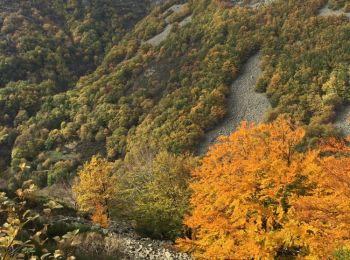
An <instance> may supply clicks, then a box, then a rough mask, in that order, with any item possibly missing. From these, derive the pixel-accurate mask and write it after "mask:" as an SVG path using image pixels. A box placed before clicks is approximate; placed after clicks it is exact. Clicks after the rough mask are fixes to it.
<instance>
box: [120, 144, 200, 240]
mask: <svg viewBox="0 0 350 260" xmlns="http://www.w3.org/2000/svg"><path fill="white" fill-rule="evenodd" d="M193 166H194V159H193V158H191V157H189V156H188V155H181V156H176V155H174V154H171V153H168V152H166V151H160V152H158V153H156V152H155V151H154V150H152V149H150V148H142V149H134V150H133V151H132V152H131V153H129V154H128V156H127V158H126V159H125V161H124V162H123V164H122V166H121V167H120V168H121V169H123V170H120V173H119V176H120V177H119V178H120V183H121V184H120V185H121V188H120V195H119V196H117V199H116V202H115V205H114V208H115V209H114V211H115V212H114V215H115V216H116V217H119V218H120V217H122V218H126V219H127V220H133V221H135V222H136V228H137V230H138V231H139V232H140V233H142V234H145V235H148V236H151V237H155V238H161V239H175V238H176V237H178V236H181V235H182V234H183V228H182V223H183V216H184V215H185V214H186V213H187V212H188V210H189V196H190V190H189V187H188V185H187V183H188V180H189V176H190V170H191V169H192V168H193ZM126 205H128V206H127V207H126Z"/></svg>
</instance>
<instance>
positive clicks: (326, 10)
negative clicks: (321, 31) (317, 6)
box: [318, 5, 350, 19]
mask: <svg viewBox="0 0 350 260" xmlns="http://www.w3.org/2000/svg"><path fill="white" fill-rule="evenodd" d="M318 15H319V16H325V17H327V16H340V15H345V16H346V17H348V18H349V19H350V13H346V12H344V10H332V9H330V8H329V6H328V5H326V6H324V7H323V8H322V9H321V10H320V12H319V14H318Z"/></svg>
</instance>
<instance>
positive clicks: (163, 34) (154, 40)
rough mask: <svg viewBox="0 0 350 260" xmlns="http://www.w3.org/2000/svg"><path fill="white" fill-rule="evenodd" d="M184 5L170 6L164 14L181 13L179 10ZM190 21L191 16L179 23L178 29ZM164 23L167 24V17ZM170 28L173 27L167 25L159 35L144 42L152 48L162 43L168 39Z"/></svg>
mask: <svg viewBox="0 0 350 260" xmlns="http://www.w3.org/2000/svg"><path fill="white" fill-rule="evenodd" d="M185 5H186V4H182V5H173V6H171V7H170V8H169V9H168V10H167V11H166V12H169V11H171V12H174V13H178V12H180V11H181V9H182V8H183V7H184V6H185ZM191 20H192V15H190V16H188V17H186V18H184V19H183V20H182V21H181V22H180V23H179V25H180V27H182V26H184V25H186V24H188V23H189V22H191ZM165 22H166V23H169V20H168V17H166V18H165ZM172 27H173V25H172V24H168V25H167V26H166V27H165V29H164V30H163V31H162V32H161V33H159V34H157V35H156V36H154V37H153V38H151V39H149V40H148V41H146V43H149V44H151V45H153V46H158V45H159V44H160V43H161V42H162V41H164V40H165V39H166V38H167V37H168V35H169V33H170V31H171V28H172Z"/></svg>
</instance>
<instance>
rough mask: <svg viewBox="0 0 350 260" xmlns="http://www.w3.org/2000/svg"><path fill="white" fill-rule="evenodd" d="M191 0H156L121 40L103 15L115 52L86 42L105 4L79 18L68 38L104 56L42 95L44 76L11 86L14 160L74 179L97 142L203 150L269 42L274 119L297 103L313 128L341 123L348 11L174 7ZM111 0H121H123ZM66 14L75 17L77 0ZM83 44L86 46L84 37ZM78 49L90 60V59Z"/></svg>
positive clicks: (296, 4) (266, 63) (6, 132)
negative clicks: (234, 88) (249, 65)
mask: <svg viewBox="0 0 350 260" xmlns="http://www.w3.org/2000/svg"><path fill="white" fill-rule="evenodd" d="M253 2H254V3H253ZM85 3H90V4H91V5H87V6H86V7H84V8H88V7H89V6H90V9H91V10H94V13H95V12H97V10H95V9H94V8H93V7H94V4H93V3H94V2H85ZM249 3H250V2H249ZM256 3H257V2H256V1H252V2H251V4H256ZM174 4H175V6H174ZM183 4H185V2H181V1H170V2H168V3H166V4H164V5H162V6H157V7H156V8H154V9H153V10H152V12H151V13H150V14H149V15H148V16H147V17H145V18H144V19H142V20H141V21H140V22H139V23H138V24H137V25H136V26H135V27H134V28H133V29H132V30H131V31H130V32H129V33H126V34H125V36H124V37H117V39H120V40H116V41H114V40H113V37H111V33H110V32H111V31H113V30H117V29H116V28H117V27H113V28H114V29H113V28H112V29H111V30H103V28H109V27H108V24H109V23H110V24H113V23H112V22H111V21H109V23H107V22H106V23H101V24H99V23H97V24H98V26H97V28H99V29H98V31H99V32H101V31H102V32H104V31H106V33H107V36H103V35H102V36H101V37H102V38H103V39H106V40H103V41H102V43H103V42H107V43H108V44H106V45H105V46H107V47H105V48H102V49H106V48H107V53H106V55H103V54H101V56H97V58H96V60H95V56H96V55H95V54H96V52H95V50H97V49H98V50H99V49H100V48H97V49H94V50H90V49H89V48H87V45H88V46H94V44H90V42H89V40H88V39H91V37H92V36H91V35H92V34H93V33H92V32H91V30H90V29H89V28H91V27H89V26H88V27H85V26H82V25H81V24H85V23H89V22H91V24H90V26H93V24H94V22H93V21H98V20H99V19H100V18H99V17H101V16H99V15H101V13H103V11H100V13H98V12H97V14H95V16H94V15H92V14H90V13H89V12H88V11H87V14H86V17H90V16H92V17H95V20H93V21H90V18H86V20H84V19H83V18H81V19H80V18H79V19H80V20H79V19H78V20H77V18H74V19H73V18H72V20H71V21H82V22H76V24H74V23H73V22H72V23H73V24H72V25H70V26H69V27H68V28H70V29H69V32H71V34H72V36H73V37H70V38H69V39H73V40H74V39H76V41H73V40H71V41H72V42H73V44H74V43H75V44H78V43H80V45H77V46H78V47H76V48H77V49H79V48H80V49H81V50H83V51H84V52H86V53H90V54H92V56H93V57H94V58H93V60H94V61H93V62H92V63H89V62H87V64H99V66H98V67H97V69H96V70H95V71H94V72H93V73H91V74H87V75H86V76H83V77H80V79H79V80H78V82H77V84H75V85H74V87H70V88H69V90H68V91H65V90H66V89H65V90H64V91H63V92H62V90H60V91H57V90H55V91H56V92H55V91H53V92H48V93H49V94H45V95H47V96H45V98H43V99H41V98H38V97H42V96H43V95H44V94H42V93H43V92H44V91H47V89H48V88H47V87H45V85H44V86H42V87H41V88H40V89H39V90H40V91H41V92H40V91H39V90H37V89H36V88H37V87H34V89H33V86H31V85H29V86H27V87H24V86H22V87H21V86H19V87H17V88H16V89H21V90H24V89H26V90H27V91H26V94H24V93H22V94H21V97H26V98H24V100H23V101H19V100H15V101H12V100H11V101H10V100H9V97H11V98H13V96H11V95H10V94H9V93H11V92H6V95H5V94H4V95H3V96H2V97H3V101H2V103H1V104H3V105H2V106H3V108H4V110H8V111H11V114H8V115H7V116H5V115H6V114H5V115H4V117H6V118H3V119H2V120H3V122H11V123H7V125H6V123H3V124H4V125H6V127H3V129H2V132H1V133H2V134H1V135H2V136H3V137H2V139H1V140H2V144H3V147H5V148H3V149H1V151H2V153H3V154H4V155H6V156H5V158H6V157H7V159H6V160H5V161H4V162H3V164H4V168H7V169H10V170H11V171H13V172H14V173H16V172H20V168H19V166H20V165H22V164H23V163H25V164H28V165H30V169H29V168H28V169H27V170H26V174H25V175H26V176H33V177H35V178H36V181H37V182H38V183H40V184H41V185H42V186H45V185H46V184H47V183H49V184H51V183H54V182H57V181H64V180H67V179H70V178H71V177H72V176H74V172H75V170H76V168H77V167H78V166H79V165H81V164H82V163H83V162H84V161H86V160H88V159H89V158H90V157H91V156H92V155H93V154H96V153H100V154H102V155H104V156H106V157H108V158H109V159H110V160H115V159H123V158H124V156H125V155H126V154H127V153H128V151H130V150H131V149H133V148H134V147H143V146H147V147H152V148H154V149H165V150H168V151H170V152H173V153H176V154H181V153H186V152H196V151H197V149H198V146H199V144H201V143H203V140H204V139H205V136H206V135H205V133H207V132H208V131H210V130H212V129H214V128H215V126H216V125H217V124H218V123H220V122H221V121H222V120H224V118H225V116H227V115H228V114H229V108H228V107H227V106H226V104H227V99H228V98H229V94H230V86H231V84H232V83H233V82H234V80H235V79H236V78H237V77H238V76H239V71H240V70H241V69H242V67H243V65H244V64H245V62H246V61H247V60H248V59H249V57H251V56H252V55H253V54H254V53H256V52H257V51H259V50H260V52H261V61H262V74H261V77H260V78H259V80H258V82H257V90H258V91H260V92H266V95H267V97H268V99H269V101H270V102H271V105H272V108H271V110H270V111H269V112H268V113H267V120H273V119H275V118H276V117H278V116H279V115H280V114H286V115H287V116H290V117H292V118H293V119H295V120H296V121H298V122H300V124H303V125H304V126H305V127H306V128H307V129H308V133H309V137H311V138H312V137H313V136H318V135H329V134H333V133H334V132H335V131H334V130H335V129H334V128H333V125H332V124H331V122H333V120H334V119H335V112H336V109H337V108H338V107H339V105H340V104H346V102H348V100H349V94H348V92H347V89H348V83H349V82H348V79H347V77H346V76H344V75H347V73H348V72H347V70H346V66H347V64H348V60H349V59H348V57H349V55H350V53H349V50H350V48H348V46H347V45H348V43H349V41H348V33H347V30H348V29H347V28H348V21H347V19H343V18H342V17H317V14H318V13H319V10H320V9H321V8H322V7H324V6H325V4H326V1H323V0H312V1H310V2H309V4H308V5H307V6H306V5H305V4H304V2H303V1H301V0H300V1H299V0H298V1H273V2H272V3H270V4H265V5H262V6H261V7H259V8H256V6H254V7H251V6H237V5H235V4H232V3H229V2H228V1H208V0H194V1H190V2H188V3H187V4H186V5H185V7H186V8H184V10H183V11H181V12H178V11H177V10H178V9H176V8H175V7H179V6H183ZM105 6H108V3H106V5H105ZM112 6H114V7H115V8H117V6H118V3H117V2H114V3H113V5H112ZM128 6H129V5H128ZM130 6H131V7H132V6H133V5H130ZM105 8H107V7H105ZM174 8H175V12H174V10H172V9H174ZM90 9H89V8H88V9H87V10H90ZM84 10H85V9H84ZM103 10H104V9H103ZM73 13H74V12H73ZM65 15H67V16H66V17H68V18H67V19H68V21H70V20H69V19H70V18H69V17H70V12H69V10H68V11H66V14H65ZM83 17H84V15H83ZM84 21H85V22H84ZM185 21H186V23H184V22H185ZM188 21H191V22H188ZM168 22H170V23H171V25H172V26H171V27H172V28H171V29H170V30H167V29H166V28H167V26H168V25H169V24H168ZM187 22H188V23H187ZM117 24H119V23H117ZM119 25H120V24H119ZM305 25H307V26H305ZM128 26H129V25H128V24H126V28H129V27H128ZM304 27H305V28H304ZM302 28H303V29H302ZM125 30H127V29H125ZM125 30H124V31H125ZM164 31H166V32H167V33H168V34H167V37H166V38H164V39H163V38H162V39H161V40H162V41H158V42H157V44H153V45H152V44H149V43H147V41H148V40H150V39H152V38H153V37H156V36H157V35H159V34H160V33H162V32H164ZM96 34H97V35H98V36H99V33H95V35H96ZM335 35H337V37H335ZM90 36H91V37H90ZM334 39H338V41H337V42H334ZM85 40H86V41H85ZM83 43H84V44H87V45H84V46H85V47H82V45H81V44H83ZM102 43H101V44H102ZM73 46H74V45H73ZM79 46H80V47H79ZM85 48H87V49H85ZM90 51H91V52H90ZM101 53H103V52H101ZM87 56H88V57H90V56H89V55H87ZM102 56H103V58H101V59H102V61H101V62H99V60H100V58H98V57H102ZM71 60H72V63H73V64H75V63H74V62H77V63H78V64H81V65H82V66H83V67H84V66H85V65H86V64H85V62H84V59H83V60H81V59H75V58H72V59H71ZM87 60H89V58H88V59H87ZM96 62H97V63H96ZM72 66H73V67H74V65H72ZM60 71H61V70H60ZM62 71H63V70H62ZM66 71H69V72H71V69H66ZM45 77H46V76H45ZM63 78H65V79H66V78H69V77H68V76H64V77H63ZM334 81H335V82H337V84H336V85H334V84H333V83H332V82H334ZM72 82H74V81H72ZM342 82H343V83H342ZM11 84H13V83H11ZM16 84H20V83H16ZM21 84H23V83H21ZM331 86H336V89H337V92H334V88H332V87H331ZM8 89H15V87H14V86H12V87H10V88H7V90H6V91H9V90H8ZM57 92H60V93H58V94H57V95H55V93H57ZM61 92H62V93H61ZM16 93H17V92H16ZM18 93H19V92H18ZM45 93H47V92H45ZM29 94H30V95H29ZM38 100H39V101H40V102H38ZM24 101H25V102H24ZM237 103H238V102H237ZM19 104H21V105H19ZM25 105H26V106H25ZM29 108H31V109H33V110H31V109H29ZM260 112H261V111H260ZM228 117H229V116H228ZM6 120H7V121H6ZM12 122H16V123H15V125H13V123H12ZM15 128H16V129H15ZM204 142H205V141H204ZM10 153H11V158H10ZM9 162H11V165H10V168H9V167H8V166H9Z"/></svg>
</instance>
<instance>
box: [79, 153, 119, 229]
mask: <svg viewBox="0 0 350 260" xmlns="http://www.w3.org/2000/svg"><path fill="white" fill-rule="evenodd" d="M112 170H113V164H112V163H111V162H108V161H107V160H106V159H103V158H101V157H98V156H93V157H92V158H91V160H90V161H89V162H87V163H85V164H84V166H83V168H82V169H81V170H80V172H79V182H78V183H76V184H75V185H74V186H73V192H74V193H75V195H76V200H77V203H78V205H79V207H80V209H81V210H83V211H88V212H92V213H93V216H94V217H93V220H95V221H96V222H97V223H98V224H101V226H106V225H107V223H108V221H106V220H108V219H109V208H110V203H111V201H112V200H113V199H114V198H115V197H116V194H117V191H118V185H117V184H118V182H117V178H116V176H115V175H113V172H112Z"/></svg>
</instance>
